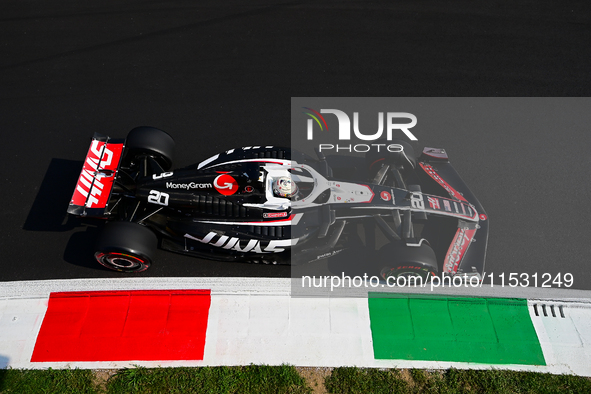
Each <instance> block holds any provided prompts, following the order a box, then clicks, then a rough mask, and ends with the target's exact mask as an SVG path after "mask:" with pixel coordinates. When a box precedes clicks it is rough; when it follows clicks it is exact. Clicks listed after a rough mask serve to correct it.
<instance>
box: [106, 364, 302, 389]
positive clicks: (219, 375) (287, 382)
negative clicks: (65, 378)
mask: <svg viewBox="0 0 591 394" xmlns="http://www.w3.org/2000/svg"><path fill="white" fill-rule="evenodd" d="M309 392H310V389H309V388H308V387H307V386H306V383H305V381H304V379H303V378H302V377H301V376H300V375H299V374H298V372H297V371H296V370H295V368H294V367H292V366H287V365H282V366H278V367H271V366H265V365H262V366H257V365H250V366H244V367H202V368H184V367H183V368H161V369H155V368H154V369H152V368H150V369H149V368H141V367H139V368H134V369H124V370H121V371H119V372H118V373H117V374H116V375H114V376H113V377H112V378H111V379H110V381H109V382H108V384H107V393H109V394H119V393H126V394H127V393H138V394H139V393H151V394H156V393H171V394H176V393H178V394H181V393H182V394H192V393H220V394H221V393H253V394H254V393H256V394H262V393H294V394H295V393H309Z"/></svg>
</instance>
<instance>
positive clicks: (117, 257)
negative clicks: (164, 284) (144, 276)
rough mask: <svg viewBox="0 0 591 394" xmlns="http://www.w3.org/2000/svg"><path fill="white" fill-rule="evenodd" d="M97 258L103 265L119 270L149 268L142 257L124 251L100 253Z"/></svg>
mask: <svg viewBox="0 0 591 394" xmlns="http://www.w3.org/2000/svg"><path fill="white" fill-rule="evenodd" d="M96 258H97V260H98V262H99V263H101V264H102V265H103V266H105V267H107V268H110V269H114V270H117V271H142V270H144V269H146V268H148V266H147V264H146V262H145V261H143V260H142V259H140V258H138V257H136V256H132V255H129V254H124V253H100V254H97V256H96Z"/></svg>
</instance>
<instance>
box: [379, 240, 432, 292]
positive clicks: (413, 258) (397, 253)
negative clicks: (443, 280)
mask: <svg viewBox="0 0 591 394" xmlns="http://www.w3.org/2000/svg"><path fill="white" fill-rule="evenodd" d="M378 260H379V262H380V264H381V266H382V267H383V268H382V270H381V272H380V274H381V276H382V278H384V279H385V280H388V278H389V277H391V278H398V277H405V278H407V279H408V278H410V277H417V276H418V277H420V278H421V279H422V281H423V282H425V281H428V280H429V279H430V278H431V277H433V276H437V273H438V269H437V258H436V257H435V252H434V251H433V249H432V248H431V247H430V246H429V245H428V244H427V242H426V241H424V240H423V241H422V242H421V245H420V246H407V245H406V244H404V243H403V242H392V243H390V244H387V245H384V246H383V247H382V248H381V249H380V251H379V252H378Z"/></svg>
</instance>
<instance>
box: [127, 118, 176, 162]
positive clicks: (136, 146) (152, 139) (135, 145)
mask: <svg viewBox="0 0 591 394" xmlns="http://www.w3.org/2000/svg"><path fill="white" fill-rule="evenodd" d="M174 145H175V144H174V140H173V139H172V137H171V136H170V135H169V134H168V133H167V132H165V131H162V130H160V129H157V128H154V127H147V126H141V127H136V128H135V129H133V130H131V131H130V132H129V133H128V134H127V139H126V141H125V149H126V151H127V155H128V156H127V157H128V158H129V159H130V160H133V159H134V158H135V157H137V156H140V155H147V156H150V157H152V158H153V159H154V160H156V162H158V164H159V165H160V167H162V169H163V170H164V171H167V170H169V169H170V167H172V159H173V153H174Z"/></svg>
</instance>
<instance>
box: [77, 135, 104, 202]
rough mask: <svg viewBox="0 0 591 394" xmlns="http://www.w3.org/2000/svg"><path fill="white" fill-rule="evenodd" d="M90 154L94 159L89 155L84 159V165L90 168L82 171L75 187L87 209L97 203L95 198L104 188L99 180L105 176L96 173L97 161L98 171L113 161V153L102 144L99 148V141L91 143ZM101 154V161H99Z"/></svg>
mask: <svg viewBox="0 0 591 394" xmlns="http://www.w3.org/2000/svg"><path fill="white" fill-rule="evenodd" d="M103 147H104V150H103ZM90 152H91V153H92V154H94V155H95V157H91V155H90V154H89V155H88V157H87V158H86V164H87V165H88V167H90V170H88V169H85V168H83V169H82V174H81V176H80V178H79V182H78V185H77V186H76V190H78V192H79V193H80V194H82V195H83V196H84V197H85V198H86V207H87V208H92V205H93V204H98V203H99V200H98V198H97V196H100V195H101V194H102V189H103V188H104V185H103V184H102V183H101V181H100V179H101V178H103V177H104V176H105V175H104V174H102V173H100V172H98V171H99V161H100V164H101V168H100V169H103V168H105V167H107V166H109V165H110V164H111V162H112V161H113V152H112V151H111V150H110V149H109V148H107V145H106V144H102V145H101V147H100V148H99V141H97V140H93V141H92V144H91V145H90ZM101 154H102V160H100V159H101ZM82 186H85V187H86V189H84V187H82Z"/></svg>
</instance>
